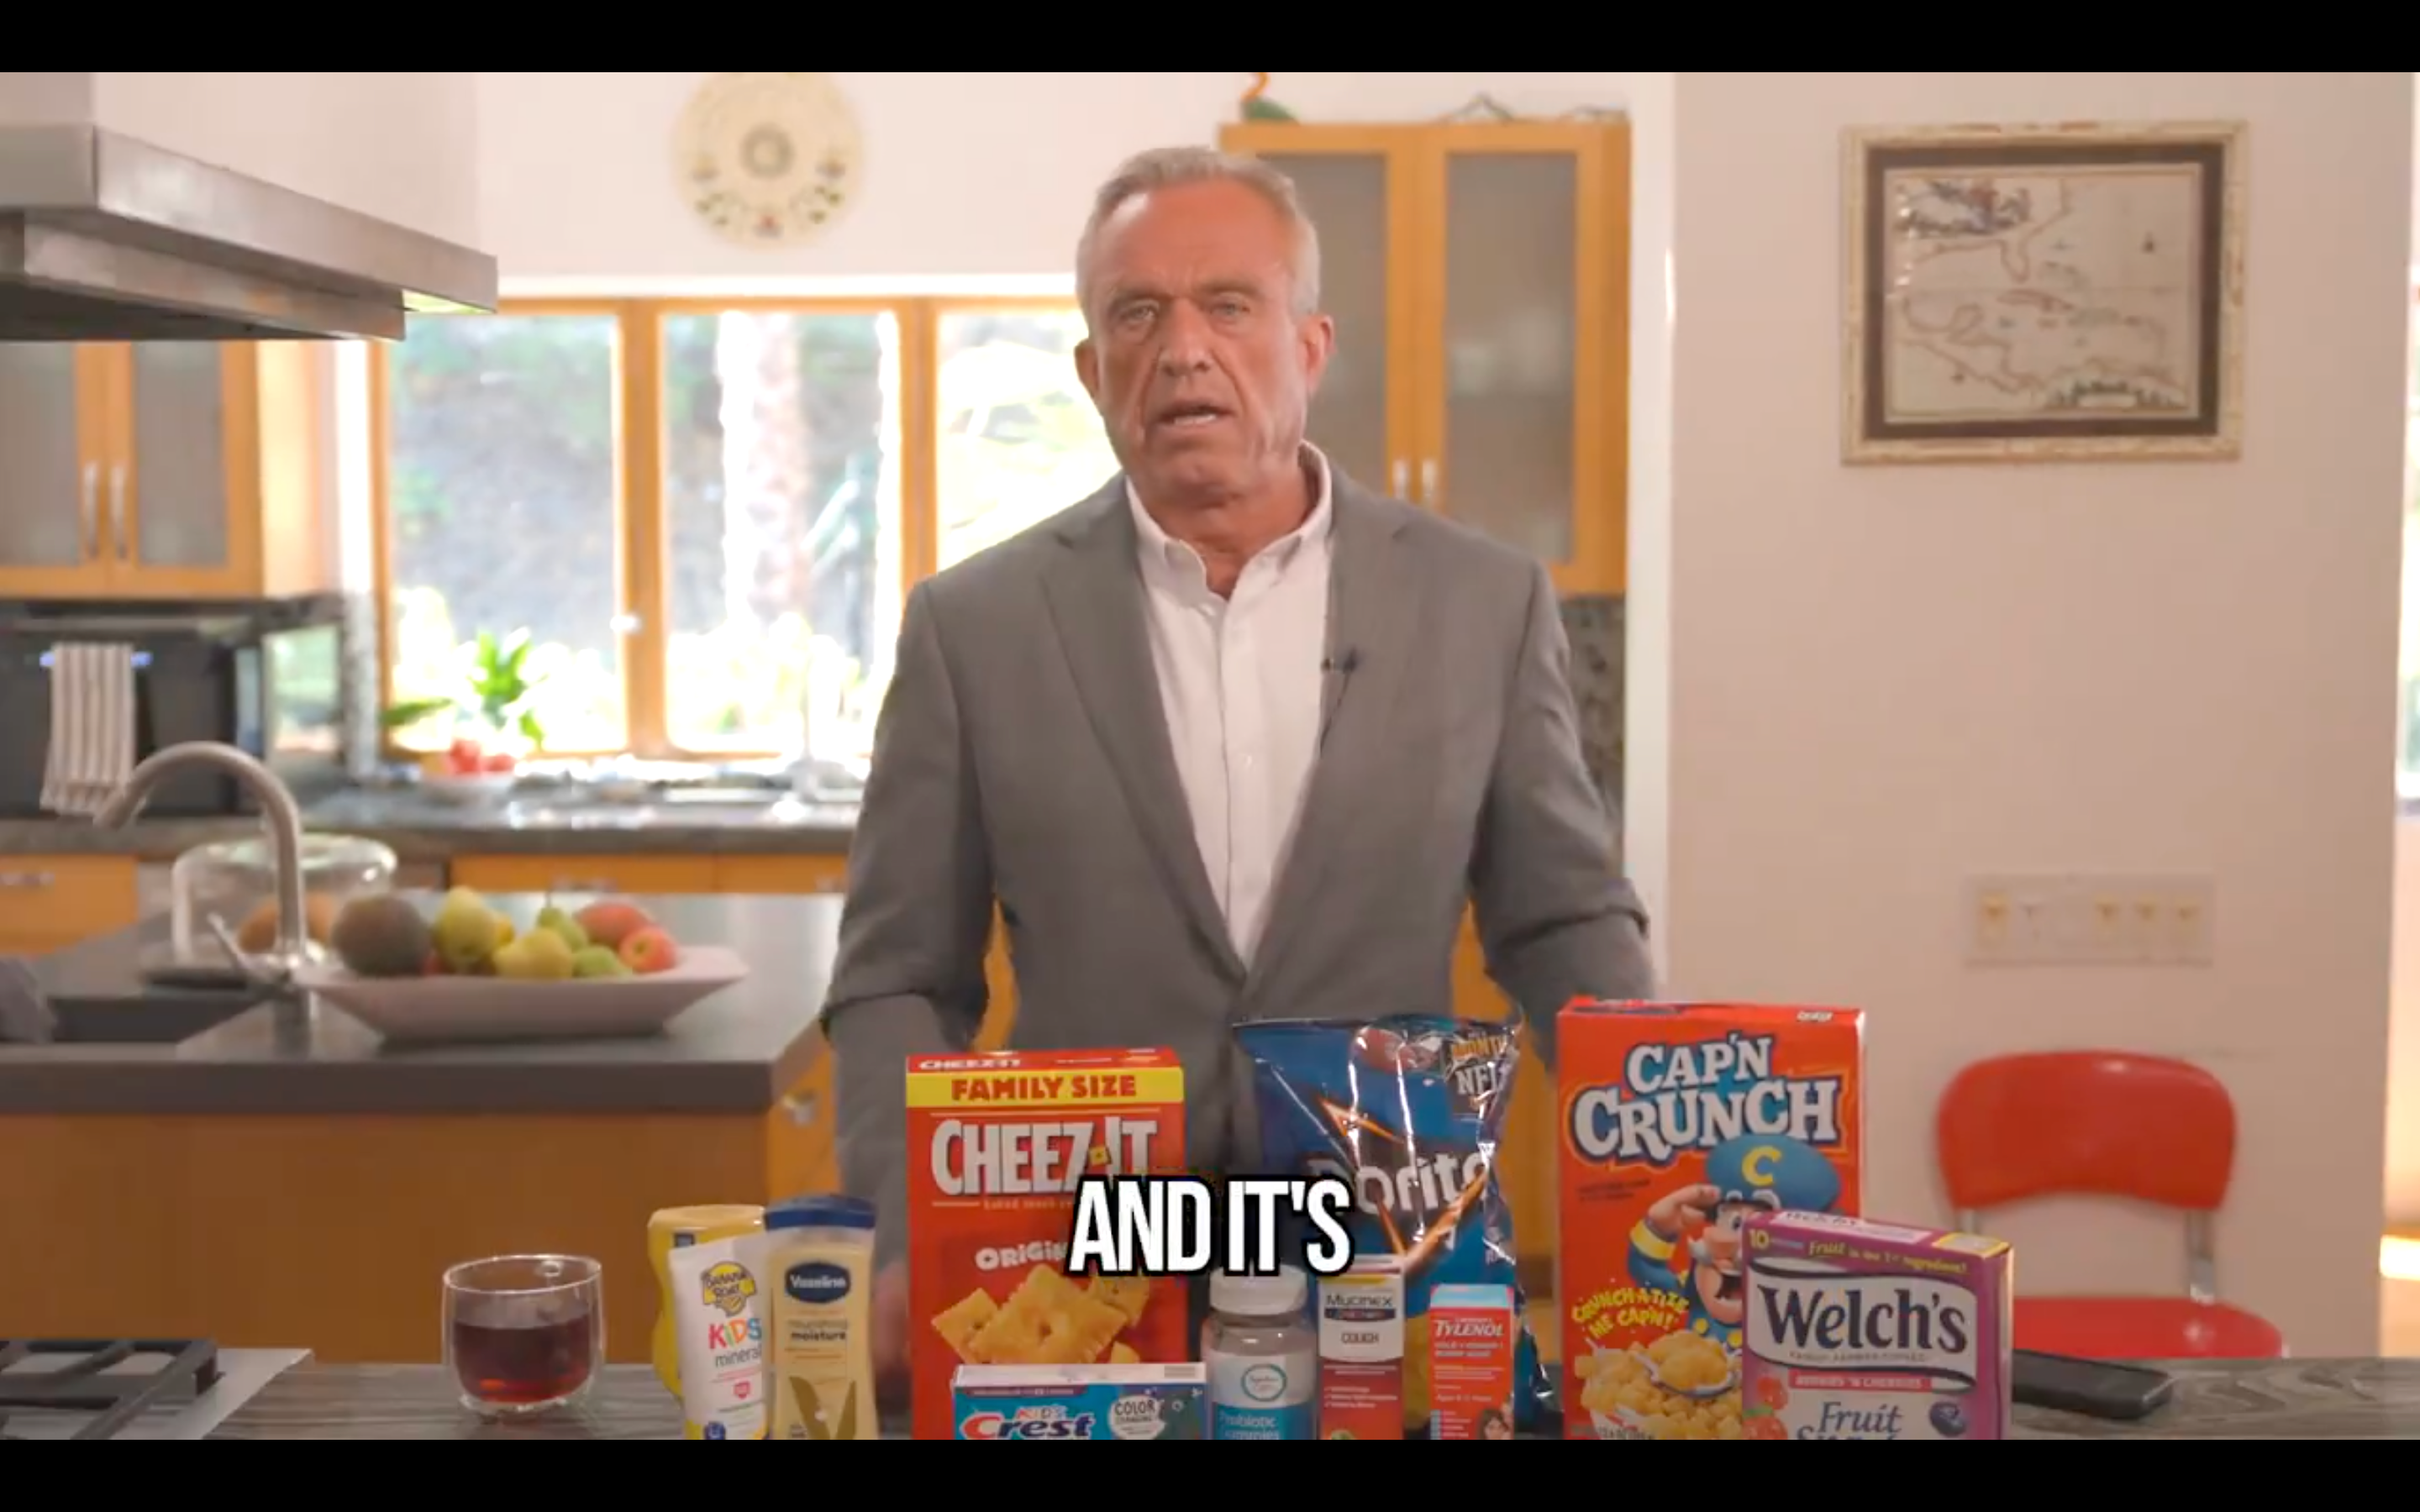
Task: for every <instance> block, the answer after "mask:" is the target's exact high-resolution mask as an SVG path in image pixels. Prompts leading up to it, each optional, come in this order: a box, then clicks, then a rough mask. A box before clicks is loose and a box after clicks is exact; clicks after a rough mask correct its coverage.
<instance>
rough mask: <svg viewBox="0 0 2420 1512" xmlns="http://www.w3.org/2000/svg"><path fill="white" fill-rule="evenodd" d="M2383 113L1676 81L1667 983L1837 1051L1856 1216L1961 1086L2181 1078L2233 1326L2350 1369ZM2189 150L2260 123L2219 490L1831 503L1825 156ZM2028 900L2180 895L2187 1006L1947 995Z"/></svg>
mask: <svg viewBox="0 0 2420 1512" xmlns="http://www.w3.org/2000/svg"><path fill="white" fill-rule="evenodd" d="M2212 116H2232V117H2241V118H2244V119H2248V120H2249V121H2250V122H2251V126H2252V132H2251V143H2252V147H2251V153H2252V158H2251V165H2250V166H2251V182H2250V194H2251V207H2252V208H2251V217H2252V219H2251V228H2250V238H2249V279H2250V284H2249V317H2248V324H2247V330H2248V337H2247V362H2248V368H2247V398H2248V403H2247V418H2246V440H2245V455H2244V458H2243V460H2242V461H2241V462H2240V463H2235V464H2230V465H2210V466H2141V465H2138V466H2133V467H2094V468H2082V467H2070V468H2056V469H2050V468H2038V469H2024V468H2014V467H1999V468H1977V469H1964V470H1956V469H1938V468H1934V469H1923V470H1909V471H1884V470H1866V469H1860V470H1851V469H1846V468H1843V467H1842V466H1841V465H1840V464H1839V462H1838V447H1839V440H1838V418H1837V417H1838V402H1837V401H1838V377H1837V374H1838V353H1839V347H1838V341H1839V335H1838V330H1839V317H1838V309H1839V282H1840V256H1839V251H1838V248H1839V242H1840V234H1839V210H1838V203H1839V202H1838V177H1839V173H1838V133H1839V131H1840V129H1841V128H1842V127H1844V126H1847V125H1850V124H1853V123H1889V122H1923V121H1943V120H2027V119H2052V120H2073V119H2091V118H2096V117H2099V118H2110V117H2119V118H2136V119H2142V118H2160V117H2165V118H2194V117H2212ZM1674 142H1675V144H1676V149H1677V160H1676V178H1675V182H1676V186H1677V196H1678V206H1677V211H1676V224H1677V227H1678V248H1677V263H1678V285H1679V319H1678V325H1677V331H1678V345H1677V350H1676V354H1675V358H1674V381H1675V389H1674V393H1673V399H1672V406H1673V414H1674V417H1675V434H1674V440H1673V458H1672V475H1673V523H1672V540H1671V548H1672V555H1671V574H1672V584H1671V603H1670V609H1671V616H1670V624H1669V630H1670V635H1671V653H1672V667H1671V678H1672V687H1673V696H1672V702H1671V710H1670V719H1669V721H1668V725H1667V726H1666V733H1667V735H1668V739H1669V741H1670V748H1669V751H1668V760H1669V763H1670V774H1671V775H1670V790H1669V801H1668V806H1667V807H1666V809H1665V810H1664V812H1663V814H1662V815H1661V816H1660V817H1661V819H1662V820H1663V822H1665V823H1666V824H1668V825H1669V845H1670V875H1669V878H1668V887H1669V893H1670V897H1669V903H1668V912H1669V915H1670V918H1671V938H1670V941H1669V949H1670V950H1671V952H1672V954H1671V963H1672V973H1673V979H1674V980H1675V982H1676V983H1677V984H1679V985H1680V986H1682V987H1683V988H1684V989H1685V990H1687V991H1688V992H1691V993H1698V994H1726V995H1728V994H1736V995H1743V996H1749V997H1771V996H1781V997H1796V998H1819V999H1838V1000H1842V1001H1846V1002H1851V1003H1856V1004H1861V1005H1863V1006H1865V1007H1867V1008H1868V1009H1869V1010H1871V1011H1872V1014H1873V1035H1872V1041H1871V1053H1870V1061H1869V1074H1870V1076H1871V1078H1872V1084H1873V1087H1874V1097H1873V1101H1872V1103H1871V1109H1872V1119H1871V1122H1870V1123H1869V1140H1870V1145H1869V1148H1870V1149H1871V1150H1872V1156H1873V1185H1872V1189H1871V1190H1872V1192H1873V1196H1874V1206H1876V1207H1877V1208H1886V1209H1888V1210H1891V1211H1938V1210H1937V1209H1935V1208H1934V1207H1933V1204H1934V1201H1935V1198H1934V1197H1933V1196H1932V1192H1933V1180H1932V1176H1931V1160H1930V1140H1929V1134H1930V1128H1931V1112H1932V1105H1933V1099H1934V1097H1935V1095H1936V1094H1937V1092H1938V1091H1939V1089H1940V1088H1941V1087H1942V1086H1943V1084H1944V1083H1945V1082H1946V1080H1947V1078H1948V1076H1949V1075H1950V1074H1951V1073H1952V1072H1954V1071H1955V1070H1956V1069H1957V1068H1958V1067H1959V1066H1960V1065H1961V1064H1962V1063H1963V1062H1965V1061H1967V1060H1970V1059H1972V1058H1974V1057H1977V1056H1979V1055H1984V1054H1989V1053H1993V1052H1995V1051H2003V1050H2015V1049H2023V1048H2032V1047H2043V1048H2049V1047H2068V1046H2077V1045H2118V1046H2128V1047H2134V1048H2140V1049H2145V1050H2151V1051H2160V1052H2166V1053H2171V1054H2176V1055H2180V1056H2184V1057H2189V1058H2192V1059H2194V1060H2196V1061H2199V1062H2201V1063H2203V1064H2205V1065H2208V1066H2210V1067H2211V1069H2213V1070H2214V1071H2216V1072H2218V1073H2219V1074H2220V1075H2222V1076H2223V1077H2225V1078H2226V1081H2227V1083H2228V1085H2229V1087H2230V1089H2231V1090H2232V1091H2233V1092H2234V1094H2235V1097H2236V1100H2237V1103H2238V1105H2239V1107H2240V1109H2241V1114H2242V1153H2241V1156H2240V1158H2239V1162H2238V1175H2237V1184H2236V1189H2235V1196H2234V1198H2233V1201H2232V1203H2231V1205H2230V1208H2229V1210H2228V1212H2227V1214H2226V1219H2225V1221H2224V1222H2223V1224H2222V1226H2221V1246H2222V1258H2223V1262H2224V1266H2225V1276H2226V1283H2227V1287H2228V1289H2229V1290H2230V1291H2231V1292H2232V1293H2233V1294H2234V1295H2235V1296H2236V1297H2237V1298H2239V1299H2240V1300H2242V1302H2244V1303H2245V1304H2248V1305H2250V1306H2252V1307H2254V1308H2256V1309H2257V1310H2259V1311H2261V1312H2263V1313H2265V1314H2267V1315H2268V1316H2270V1317H2272V1318H2273V1319H2276V1320H2277V1321H2278V1322H2279V1323H2280V1324H2282V1325H2283V1326H2284V1327H2285V1329H2286V1331H2287V1333H2288V1336H2289V1338H2290V1339H2291V1341H2292V1343H2293V1345H2294V1347H2295V1349H2296V1350H2297V1352H2298V1353H2302V1354H2304V1355H2323V1354H2329V1353H2366V1352H2370V1351H2371V1350H2374V1349H2375V1347H2376V1346H2375V1339H2376V1328H2377V1314H2376V1307H2377V1287H2378V1279H2377V1271H2376V1266H2377V1255H2378V1233H2379V1227H2380V1222H2379V1219H2380V1202H2379V1180H2380V1171H2381V1165H2382V1143H2383V1141H2382V1128H2383V1123H2384V1119H2385V1107H2384V1103H2385V1084H2386V1076H2385V1066H2384V1047H2385V1039H2386V1024H2387V1011H2386V1003H2387V951H2388V930H2389V907H2388V891H2389V887H2390V885H2391V874H2392V859H2391V856H2390V835H2391V827H2390V825H2389V823H2388V818H2387V816H2388V813H2389V811H2390V807H2389V806H2390V794H2391V792H2392V751H2393V745H2394V727H2393V726H2394V710H2395V701H2394V696H2393V692H2392V689H2393V687H2394V680H2395V655H2396V625H2397V609H2398V605H2397V571H2398V563H2399V561H2400V551H2399V536H2400V530H2401V512H2400V508H2399V498H2400V493H2401V464H2402V454H2403V398H2404V318H2403V315H2402V311H2403V308H2404V301H2405V295H2404V280H2405V268H2406V264H2407V260H2408V250H2409V249H2408V243H2409V240H2410V233H2411V221H2410V214H2409V202H2410V197H2411V193H2412V161H2411V160H2412V81H2411V76H2410V75H2409V74H2406V73H2143V72H2135V73H1683V74H1682V75H1680V82H1679V86H1678V100H1677V125H1676V127H1675V130H1674ZM1746 436H1752V437H1753V440H1754V444H1742V441H1743V438H1744V437H1746ZM1637 734H1638V732H1637V730H1636V729H1634V744H1635V743H1636V740H1637ZM1656 817H1657V816H1654V815H1642V816H1639V821H1640V822H1648V823H1652V822H1653V821H1654V819H1655V818H1656ZM2033 869H2042V870H2051V871H2078V872H2201V873H2208V874H2211V875H2213V876H2214V877H2215V878H2216V880H2217V884H2218V908H2217V930H2218V949H2217V964H2216V966H2215V967H2214V968H2213V969H2210V970H2164V971H2148V970H2147V971H2133V972H2129V971H2098V972H2087V971H2061V970H2033V971H2007V970H2003V971H1999V972H1991V971H1980V970H1973V969H1969V968H1966V967H1965V966H1963V965H1962V959H1961V957H1962V950H1961V945H1960V940H1961V927H1960V926H1961V918H1960V903H1959V893H1960V887H1961V883H1962V879H1963V878H1965V877H1968V876H1970V875H1974V874H1978V873H1984V872H2021V871H2028V870H2033ZM2118 1217H2119V1218H2121V1219H2122V1218H2124V1217H2125V1215H2122V1214H2121V1215H2118ZM2003 1227H2005V1228H2006V1229H2007V1230H2008V1231H2009V1237H2011V1238H2013V1239H2015V1240H2017V1241H2018V1242H2019V1243H2020V1245H2021V1246H2022V1247H2023V1252H2024V1261H2025V1270H2026V1275H2027V1280H2028V1283H2029V1284H2030V1285H2032V1286H2035V1287H2038V1288H2042V1289H2045V1290H2059V1289H2071V1288H2076V1287H2080V1286H2092V1287H2096V1288H2105V1287H2108V1286H2111V1285H2113V1284H2127V1285H2134V1286H2142V1287H2149V1288H2161V1289H2167V1288H2173V1287H2174V1286H2175V1285H2176V1283H2177V1279H2178V1266H2177V1254H2176V1251H2175V1249H2174V1248H2172V1247H2171V1245H2170V1244H2169V1243H2168V1242H2166V1240H2165V1237H2164V1234H2165V1231H2164V1229H2158V1228H2154V1227H2150V1226H2149V1225H2148V1224H2143V1225H2137V1224H2135V1223H2133V1222H2127V1221H2109V1220H2107V1219H2104V1218H2095V1219H2094V1220H2092V1221H2091V1222H2090V1223H2089V1224H2087V1223H2086V1222H2085V1221H2083V1220H2082V1219H2080V1218H2079V1217H2077V1216H2075V1215H2072V1214H2069V1213H2066V1212H2043V1213H2040V1214H2034V1215H2028V1216H2024V1217H2023V1218H2021V1219H2019V1220H2017V1221H2013V1222H2010V1223H2009V1224H2006V1225H2004V1226H2003ZM2152 1234H2159V1235H2160V1236H2161V1237H2160V1238H2159V1239H2156V1240H2153V1239H2150V1238H2149V1236H2150V1235H2152Z"/></svg>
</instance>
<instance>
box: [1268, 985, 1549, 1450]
mask: <svg viewBox="0 0 2420 1512" xmlns="http://www.w3.org/2000/svg"><path fill="white" fill-rule="evenodd" d="M1235 1041H1236V1043H1237V1044H1239V1045H1240V1046H1242V1048H1243V1051H1244V1053H1245V1054H1246V1055H1248V1056H1249V1057H1251V1060H1252V1069H1253V1078H1252V1079H1253V1083H1254V1087H1255V1089H1256V1091H1257V1094H1258V1101H1259V1103H1260V1112H1261V1157H1262V1160H1261V1164H1262V1166H1263V1168H1264V1170H1265V1171H1266V1172H1267V1173H1268V1174H1270V1175H1272V1176H1278V1175H1282V1176H1289V1177H1293V1176H1311V1177H1317V1176H1341V1177H1343V1178H1344V1179H1345V1180H1349V1181H1351V1182H1352V1183H1353V1186H1354V1190H1355V1193H1356V1194H1357V1199H1358V1200H1357V1205H1356V1208H1355V1211H1354V1212H1353V1214H1352V1220H1351V1227H1352V1231H1353V1245H1354V1250H1355V1253H1357V1254H1362V1255H1387V1254H1392V1255H1397V1256H1400V1257H1403V1260H1404V1313H1405V1317H1406V1319H1408V1322H1409V1326H1408V1327H1407V1328H1406V1329H1405V1330H1404V1426H1405V1428H1406V1429H1407V1430H1419V1429H1421V1428H1425V1427H1427V1426H1428V1421H1429V1352H1428V1324H1427V1319H1428V1310H1429V1292H1430V1290H1431V1289H1432V1288H1435V1287H1437V1286H1439V1285H1441V1284H1449V1283H1454V1282H1493V1283H1495V1284H1497V1285H1499V1286H1508V1287H1512V1288H1513V1298H1514V1301H1515V1302H1516V1303H1518V1304H1521V1305H1523V1306H1524V1307H1526V1306H1527V1303H1528V1299H1527V1298H1525V1297H1523V1296H1521V1293H1520V1281H1519V1279H1518V1277H1517V1276H1516V1275H1515V1273H1514V1271H1515V1267H1514V1264H1513V1255H1514V1251H1513V1247H1512V1210H1511V1209H1510V1208H1509V1207H1508V1206H1506V1204H1505V1201H1504V1192H1503V1189H1502V1187H1500V1186H1499V1185H1498V1184H1497V1180H1496V1151H1497V1143H1498V1141H1499V1140H1500V1138H1501V1136H1502V1134H1503V1132H1504V1115H1505V1110H1506V1109H1507V1108H1508V1107H1510V1106H1511V1105H1512V1070H1513V1067H1514V1066H1515V1065H1516V1064H1518V1062H1519V1059H1520V1050H1521V1041H1520V1026H1519V1025H1518V1024H1517V1023H1514V1022H1512V1021H1509V1020H1508V1021H1505V1022H1501V1023H1497V1022H1490V1021H1485V1020H1474V1019H1450V1018H1435V1017H1429V1016H1426V1015H1420V1014H1399V1015H1396V1016H1394V1017H1391V1018H1381V1019H1373V1020H1368V1021H1364V1022H1348V1021H1344V1020H1322V1019H1305V1020H1281V1021H1273V1022H1270V1023H1265V1024H1246V1025H1240V1026H1237V1027H1236V1029H1235ZM1514 1367H1515V1370H1516V1371H1517V1378H1516V1379H1517V1381H1518V1382H1519V1389H1518V1391H1517V1392H1516V1393H1515V1396H1514V1404H1513V1405H1514V1409H1515V1411H1514V1417H1515V1420H1516V1423H1517V1425H1518V1427H1521V1428H1522V1429H1524V1430H1528V1431H1550V1430H1551V1429H1552V1427H1553V1424H1554V1420H1555V1414H1556V1403H1555V1387H1554V1382H1553V1381H1552V1379H1551V1378H1550V1377H1549V1376H1548V1375H1547V1373H1546V1371H1545V1369H1544V1366H1543V1365H1541V1364H1540V1362H1539V1359H1538V1343H1537V1340H1536V1339H1535V1338H1533V1337H1532V1336H1531V1335H1530V1333H1529V1325H1528V1321H1527V1315H1526V1313H1525V1314H1524V1320H1523V1322H1522V1325H1521V1339H1520V1343H1519V1345H1518V1348H1517V1356H1516V1359H1515V1363H1514Z"/></svg>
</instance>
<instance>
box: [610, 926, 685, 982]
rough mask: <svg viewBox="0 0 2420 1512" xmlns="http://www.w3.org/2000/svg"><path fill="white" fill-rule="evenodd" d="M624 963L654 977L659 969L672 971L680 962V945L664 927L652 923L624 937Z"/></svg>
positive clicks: (644, 975) (621, 954) (643, 974)
mask: <svg viewBox="0 0 2420 1512" xmlns="http://www.w3.org/2000/svg"><path fill="white" fill-rule="evenodd" d="M618 953H619V954H620V956H621V957H622V964H624V965H626V966H628V967H629V968H630V969H631V971H633V972H635V973H636V974H638V975H639V976H642V977H652V976H654V975H655V974H656V973H658V972H659V971H670V970H671V969H672V968H673V967H675V966H676V965H678V964H680V947H679V946H677V945H675V944H674V943H673V937H672V936H671V935H670V934H668V933H665V932H664V931H663V930H662V929H660V928H659V927H658V926H656V925H653V924H650V925H648V926H647V927H646V928H645V929H643V930H640V931H639V932H638V933H634V934H629V935H626V936H624V937H623V940H622V946H621V949H620V950H619V952H618Z"/></svg>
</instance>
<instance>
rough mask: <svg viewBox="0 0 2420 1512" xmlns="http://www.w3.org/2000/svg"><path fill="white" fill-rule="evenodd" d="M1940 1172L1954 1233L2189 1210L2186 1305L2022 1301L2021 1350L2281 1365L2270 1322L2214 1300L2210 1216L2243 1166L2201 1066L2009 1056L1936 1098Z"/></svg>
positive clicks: (2231, 1124) (1967, 1073)
mask: <svg viewBox="0 0 2420 1512" xmlns="http://www.w3.org/2000/svg"><path fill="white" fill-rule="evenodd" d="M1937 1138H1938V1142H1939V1151H1940V1160H1941V1174H1942V1176H1943V1178H1944V1179H1945V1180H1946V1181H1947V1184H1948V1188H1949V1200H1950V1203H1951V1205H1952V1206H1954V1207H1955V1208H1957V1210H1958V1222H1959V1225H1960V1227H1964V1228H1968V1229H1979V1228H1980V1227H1981V1221H1982V1215H1983V1213H1984V1211H1985V1210H1987V1209H1992V1208H1999V1207H2005V1206H2007V1205H2008V1204H2009V1203H2012V1202H2024V1201H2027V1200H2029V1199H2032V1198H2037V1197H2049V1196H2107V1197H2132V1198H2134V1199H2136V1200H2138V1201H2142V1202H2150V1203H2156V1204H2158V1205H2159V1206H2161V1207H2164V1208H2173V1209H2178V1210H2180V1211H2182V1212H2183V1214H2184V1219H2185V1260H2186V1270H2185V1295H2184V1296H2181V1297H2175V1298H2163V1297H2028V1296H2025V1295H2024V1281H2023V1273H2022V1271H2020V1273H2019V1283H2018V1296H2017V1303H2016V1344H2017V1347H2018V1348H2019V1349H2024V1350H2041V1351H2043V1352H2044V1353H2049V1354H2068V1355H2077V1356H2081V1357H2083V1358H2086V1359H2093V1360H2189V1359H2216V1360H2282V1359H2284V1358H2285V1357H2286V1339H2285V1336H2284V1335H2281V1334H2279V1333H2278V1332H2277V1330H2276V1328H2275V1326H2274V1325H2273V1324H2271V1323H2270V1322H2268V1321H2267V1320H2266V1319H2260V1318H2257V1317H2255V1316H2253V1315H2252V1314H2250V1313H2247V1312H2244V1311H2242V1309H2240V1308H2235V1307H2229V1306H2228V1305H2226V1304H2225V1303H2223V1302H2220V1301H2219V1300H2218V1262H2217V1257H2216V1256H2215V1255H2214V1253H2213V1252H2212V1248H2211V1214H2213V1213H2215V1212H2216V1211H2218V1209H2219V1208H2220V1206H2221V1205H2222V1204H2224V1203H2225V1202H2226V1188H2227V1183H2228V1181H2229V1180H2230V1179H2231V1178H2232V1177H2233V1175H2234V1170H2235V1103H2234V1100H2233V1099H2231V1098H2229V1097H2228V1096H2227V1095H2226V1088H2225V1087H2223V1086H2221V1085H2219V1081H2218V1078H2217V1077H2215V1076H2212V1075H2211V1073H2210V1072H2206V1071H2203V1070H2202V1069H2200V1068H2199V1067H2197V1066H2188V1065H2186V1064H2185V1063H2184V1062H2182V1061H2178V1060H2164V1059H2161V1058H2160V1057H2154V1056H2133V1055H2125V1054H2122V1053H2119V1052H2117V1051H2077V1052H2070V1053H2065V1054H2058V1055H2034V1056H2007V1057H2000V1058H1997V1059H1993V1060H1984V1061H1978V1062H1977V1063H1976V1064H1974V1065H1972V1066H1969V1067H1967V1068H1966V1069H1965V1070H1964V1071H1962V1072H1959V1073H1958V1077H1957V1079H1956V1080H1955V1081H1952V1082H1951V1083H1950V1084H1949V1090H1948V1091H1947V1093H1946V1094H1944V1095H1943V1097H1942V1099H1941V1112H1940V1118H1939V1120H1938V1125H1937Z"/></svg>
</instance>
